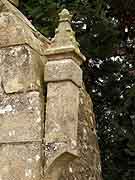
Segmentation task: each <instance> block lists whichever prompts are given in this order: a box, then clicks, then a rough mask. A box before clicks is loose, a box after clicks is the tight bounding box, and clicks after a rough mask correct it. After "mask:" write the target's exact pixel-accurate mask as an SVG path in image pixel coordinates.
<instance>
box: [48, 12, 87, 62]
mask: <svg viewBox="0 0 135 180" xmlns="http://www.w3.org/2000/svg"><path fill="white" fill-rule="evenodd" d="M71 18H72V15H70V13H69V11H68V10H67V9H63V10H62V11H61V13H59V25H58V28H57V29H56V32H55V37H54V38H53V39H52V43H51V46H50V48H49V49H48V50H47V54H46V55H50V54H60V53H67V52H70V53H71V52H72V53H73V54H76V55H78V56H79V57H80V58H78V59H80V61H84V60H85V57H84V56H83V55H82V54H81V52H80V49H79V43H78V42H77V41H76V38H75V33H74V31H73V30H72V27H71Z"/></svg>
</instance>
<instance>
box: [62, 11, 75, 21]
mask: <svg viewBox="0 0 135 180" xmlns="http://www.w3.org/2000/svg"><path fill="white" fill-rule="evenodd" d="M71 19H72V15H71V14H70V13H69V11H68V10H67V9H63V10H62V11H61V13H59V21H60V22H62V21H69V22H71Z"/></svg>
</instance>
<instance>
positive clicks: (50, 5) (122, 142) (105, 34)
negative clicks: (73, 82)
mask: <svg viewBox="0 0 135 180" xmlns="http://www.w3.org/2000/svg"><path fill="white" fill-rule="evenodd" d="M63 7H67V8H68V9H69V10H70V11H71V12H72V14H73V22H72V25H73V28H74V30H75V31H76V36H77V39H78V41H79V42H80V45H81V46H80V47H81V50H82V52H83V53H84V54H85V56H86V57H87V61H86V62H85V63H84V64H83V65H82V69H83V71H84V81H85V84H86V89H87V91H88V92H89V94H90V95H91V97H92V99H93V102H94V107H95V113H96V120H97V132H98V136H99V143H100V148H101V158H102V168H103V177H104V180H117V179H118V178H120V179H121V180H134V177H135V130H134V129H135V60H134V58H135V2H134V0H127V1H124V0H117V1H116V0H39V1H37V0H27V1H26V0H22V2H21V4H20V9H21V11H22V12H23V13H24V14H26V16H27V17H28V18H29V19H30V20H31V21H32V23H33V24H34V25H35V26H36V27H37V29H38V30H40V31H41V32H42V33H43V34H45V35H46V36H47V37H52V36H53V35H54V30H55V27H56V25H57V20H58V19H57V14H58V12H59V11H60V10H61V9H62V8H63Z"/></svg>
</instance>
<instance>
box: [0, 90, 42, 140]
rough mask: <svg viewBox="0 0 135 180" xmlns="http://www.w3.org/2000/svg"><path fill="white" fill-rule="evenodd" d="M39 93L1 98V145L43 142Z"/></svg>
mask: <svg viewBox="0 0 135 180" xmlns="http://www.w3.org/2000/svg"><path fill="white" fill-rule="evenodd" d="M42 106H43V105H42V100H41V99H40V94H39V92H29V93H24V94H16V95H3V96H0V132H1V135H0V143H3V142H4V143H6V142H25V141H41V135H42V132H41V130H42V126H43V125H42V123H43V122H42V119H41V118H42Z"/></svg>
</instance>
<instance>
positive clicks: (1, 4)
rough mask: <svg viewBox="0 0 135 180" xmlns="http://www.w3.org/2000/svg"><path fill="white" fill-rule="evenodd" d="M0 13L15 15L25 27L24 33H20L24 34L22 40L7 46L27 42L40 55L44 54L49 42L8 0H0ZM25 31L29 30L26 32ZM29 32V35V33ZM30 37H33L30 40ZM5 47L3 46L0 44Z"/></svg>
mask: <svg viewBox="0 0 135 180" xmlns="http://www.w3.org/2000/svg"><path fill="white" fill-rule="evenodd" d="M0 8H1V11H0V14H2V13H4V14H6V13H8V14H11V15H12V16H15V17H16V18H17V19H18V21H20V23H22V26H23V25H24V27H25V34H26V35H24V34H22V36H24V37H23V38H24V40H22V42H16V43H14V42H13V43H11V44H8V45H7V46H14V45H21V44H28V45H29V46H30V47H31V48H33V49H35V50H36V51H38V52H39V54H40V55H43V56H45V51H46V49H47V48H48V47H49V44H50V43H51V42H50V41H49V40H48V39H47V38H46V37H45V36H43V35H42V34H41V33H40V32H39V31H38V30H36V29H35V27H34V26H33V25H32V24H31V23H30V21H29V20H28V19H27V18H26V17H25V16H24V15H23V14H22V13H21V12H20V11H19V10H18V9H17V8H16V7H15V6H14V5H12V4H11V3H10V1H8V0H0ZM26 32H29V33H28V34H27V33H26ZM30 33H31V35H30ZM32 39H34V40H33V41H32ZM36 41H37V42H36ZM2 47H5V46H1V48H2Z"/></svg>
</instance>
